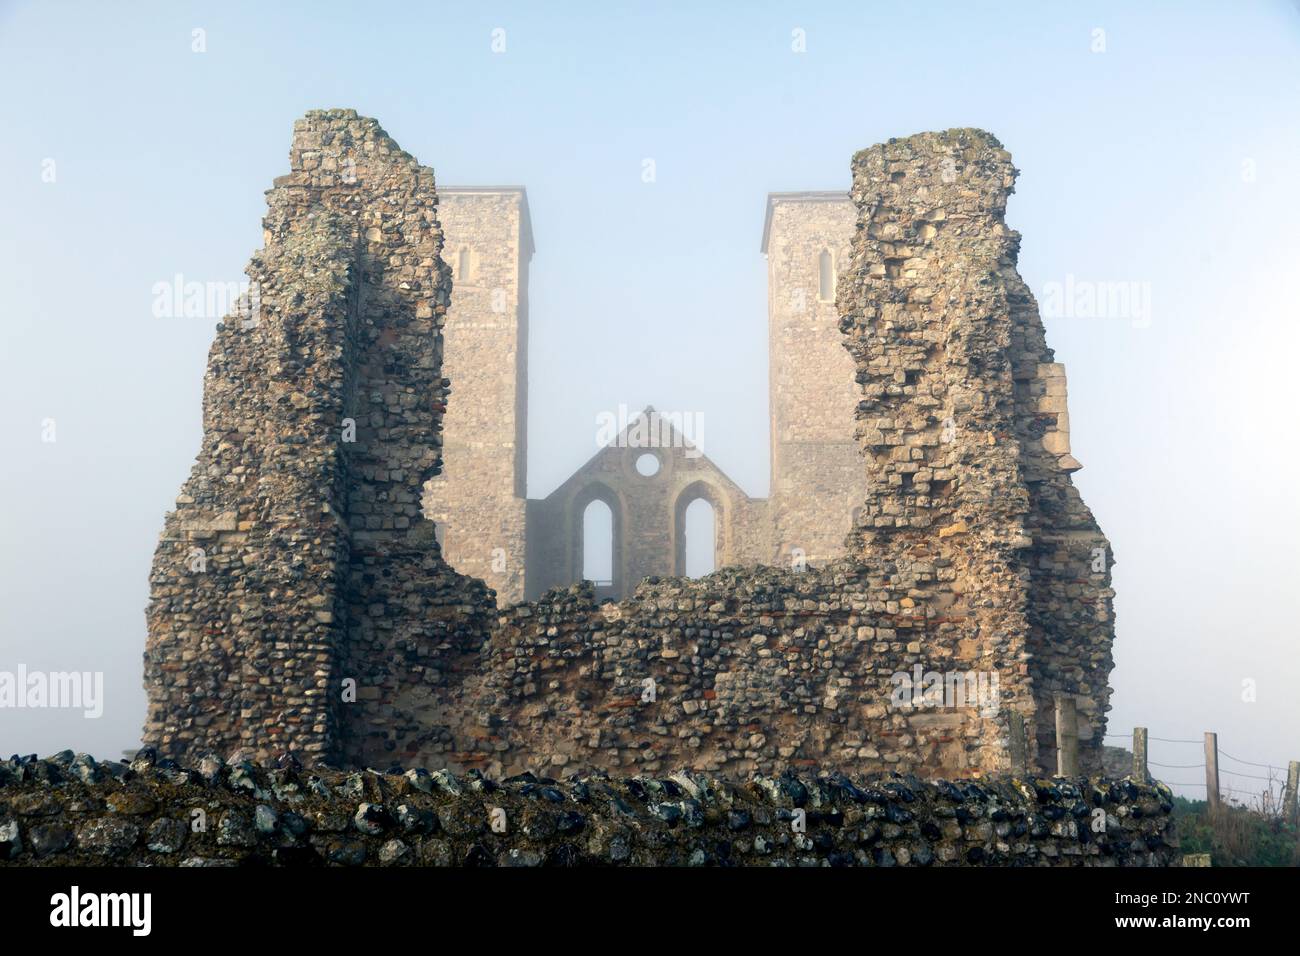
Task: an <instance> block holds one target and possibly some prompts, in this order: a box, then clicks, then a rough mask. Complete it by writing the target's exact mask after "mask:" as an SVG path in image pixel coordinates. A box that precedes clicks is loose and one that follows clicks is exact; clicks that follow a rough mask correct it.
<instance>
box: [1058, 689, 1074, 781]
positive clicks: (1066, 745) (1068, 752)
mask: <svg viewBox="0 0 1300 956" xmlns="http://www.w3.org/2000/svg"><path fill="white" fill-rule="evenodd" d="M1078 774H1079V715H1078V710H1077V708H1076V704H1075V700H1074V697H1073V696H1072V695H1070V694H1061V695H1059V696H1058V697H1057V698H1056V775H1057V776H1058V777H1075V776H1078Z"/></svg>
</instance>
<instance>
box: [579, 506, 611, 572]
mask: <svg viewBox="0 0 1300 956" xmlns="http://www.w3.org/2000/svg"><path fill="white" fill-rule="evenodd" d="M582 577H583V579H584V580H587V581H590V582H592V583H593V584H595V585H596V586H597V587H609V586H611V585H612V584H613V583H614V512H613V511H612V510H611V509H610V507H609V505H607V504H606V503H605V502H603V501H601V500H600V499H599V498H597V499H596V500H595V501H592V502H590V503H589V504H588V505H587V507H586V508H584V509H583V511H582Z"/></svg>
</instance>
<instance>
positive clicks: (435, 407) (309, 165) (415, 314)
mask: <svg viewBox="0 0 1300 956" xmlns="http://www.w3.org/2000/svg"><path fill="white" fill-rule="evenodd" d="M290 170H291V172H290V173H289V175H287V176H284V177H281V178H280V179H278V180H277V181H276V184H275V188H274V189H272V190H271V191H270V192H269V193H268V196H267V205H268V212H267V216H266V219H265V221H264V226H265V229H264V235H265V249H264V250H263V251H262V252H261V253H259V254H257V255H256V256H254V258H253V260H252V264H251V265H250V267H249V278H250V279H251V280H252V281H253V283H254V289H255V299H256V303H255V304H251V305H250V306H249V307H248V308H246V310H245V311H246V314H240V315H234V316H231V317H230V318H228V319H227V320H226V321H225V322H223V323H222V324H221V325H219V326H218V331H217V337H216V339H215V341H214V343H213V345H212V349H211V351H210V353H209V361H208V374H207V377H206V379H205V387H204V422H203V425H204V436H203V444H202V448H201V450H200V452H199V456H198V459H197V461H196V463H195V465H194V469H193V471H192V473H191V476H190V478H189V479H188V481H187V482H186V483H185V486H184V488H183V489H182V493H181V495H180V496H179V497H178V499H177V508H176V510H175V511H174V512H171V513H169V515H168V516H167V520H166V526H165V530H164V532H163V536H162V540H161V541H160V543H159V546H158V550H157V552H156V554H155V557H154V565H153V570H152V572H151V578H150V584H151V592H150V604H149V608H148V611H147V619H148V624H149V637H148V642H147V646H146V652H145V686H146V690H147V692H148V698H149V712H148V717H147V722H146V725H145V730H144V735H143V737H144V741H145V742H146V743H147V744H150V745H153V746H156V747H158V748H159V750H160V751H162V752H163V753H166V754H173V755H184V754H187V753H191V752H192V751H193V750H194V749H195V748H196V747H197V746H198V745H200V744H201V745H202V747H203V748H204V749H209V748H215V749H218V750H221V751H223V752H228V751H230V750H234V749H236V748H247V750H248V751H250V752H251V753H253V754H255V755H257V756H259V757H268V756H271V755H274V754H276V753H278V752H282V751H285V750H294V751H297V752H299V753H301V754H303V755H305V756H307V757H310V758H312V759H328V760H338V759H348V758H351V759H358V758H360V757H361V756H362V755H363V754H365V755H369V754H373V753H375V752H383V751H385V750H389V751H391V750H392V749H394V747H395V743H394V737H400V736H402V735H403V734H404V733H405V732H407V730H408V729H409V728H408V725H407V719H406V713H407V711H408V704H407V703H406V698H407V697H409V696H411V695H416V696H418V694H419V693H420V692H421V690H422V689H423V688H425V687H427V686H429V685H430V683H431V682H432V681H433V680H434V679H435V678H436V676H437V674H438V661H439V658H440V656H441V655H442V654H443V653H444V652H445V651H446V650H449V649H453V648H455V647H459V646H460V645H461V644H462V643H464V642H467V641H468V642H469V644H470V645H471V646H473V647H477V646H478V644H479V643H480V642H481V640H482V637H483V634H484V629H485V624H484V621H485V618H484V617H483V612H484V610H485V609H486V608H488V607H490V606H491V604H490V601H489V600H488V598H487V595H486V593H485V590H484V588H483V586H482V584H481V583H479V582H475V581H473V580H471V579H467V578H463V577H461V576H460V575H457V574H455V573H454V572H452V571H451V570H450V568H448V567H447V565H446V564H445V562H443V561H442V559H441V557H440V556H439V554H438V550H437V545H436V543H435V542H434V541H433V540H432V534H431V533H430V530H429V527H427V522H423V521H422V520H421V517H420V511H419V504H420V493H421V489H422V487H423V484H424V482H425V481H426V480H427V479H428V478H429V477H431V476H432V474H433V473H434V472H435V471H436V470H437V468H438V465H439V447H440V442H441V439H440V435H439V427H440V418H441V409H442V405H443V399H444V391H443V389H444V383H443V380H442V374H441V364H442V352H441V345H442V343H441V338H440V335H439V327H440V324H441V322H442V317H443V315H444V314H445V312H446V307H447V300H448V293H449V284H450V283H449V279H450V276H449V273H448V270H447V268H446V266H445V265H443V263H442V261H441V259H440V258H439V251H440V248H441V243H442V235H441V231H440V228H439V225H438V221H437V197H436V193H435V191H434V182H433V174H432V171H430V170H428V169H425V168H423V167H421V166H420V165H419V164H418V163H417V162H416V161H415V160H414V159H413V158H412V157H410V156H409V155H407V154H406V153H404V152H402V151H401V149H399V148H398V147H397V146H396V144H394V143H393V141H392V140H391V139H389V137H388V136H387V134H385V133H384V131H383V130H382V129H380V127H379V124H378V123H376V122H375V121H374V120H371V119H366V118H363V117H358V116H357V115H356V114H355V113H354V112H352V111H350V110H337V111H317V112H312V113H308V114H307V116H306V117H304V119H302V120H300V121H299V122H298V123H297V124H295V127H294V137H293V144H292V147H291V150H290ZM422 525H424V527H422ZM196 548H201V549H203V550H202V552H201V553H199V554H196V552H195V549H196Z"/></svg>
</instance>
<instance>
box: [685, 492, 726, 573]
mask: <svg viewBox="0 0 1300 956" xmlns="http://www.w3.org/2000/svg"><path fill="white" fill-rule="evenodd" d="M715 520H716V516H715V515H714V513H713V505H712V504H710V503H709V502H708V501H707V500H706V499H704V498H696V499H695V500H694V501H692V502H691V503H690V504H689V505H687V506H686V521H685V526H686V576H687V577H689V578H698V577H703V576H704V575H706V574H710V573H712V572H713V571H715V570H717V564H718V554H717V526H716V523H715Z"/></svg>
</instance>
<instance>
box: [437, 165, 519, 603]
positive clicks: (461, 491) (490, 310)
mask: <svg viewBox="0 0 1300 956" xmlns="http://www.w3.org/2000/svg"><path fill="white" fill-rule="evenodd" d="M438 198H439V205H438V217H439V219H440V220H441V222H442V227H443V232H444V235H445V236H446V237H447V238H446V246H445V247H444V249H443V259H444V260H445V261H446V262H447V263H448V265H450V266H451V269H452V293H451V306H450V308H449V310H448V312H447V325H446V327H445V329H444V331H443V337H444V342H445V346H444V349H445V359H444V363H443V375H444V377H445V378H448V379H450V380H451V395H450V398H449V399H448V406H447V411H446V416H445V418H444V426H443V462H444V470H443V473H442V474H441V475H438V476H437V477H436V478H434V479H433V480H431V481H430V482H429V483H428V484H427V485H426V486H425V494H424V513H425V515H426V516H427V517H429V518H431V519H432V520H433V521H434V522H435V523H436V525H437V527H438V536H439V540H440V541H441V543H442V550H443V555H444V556H445V558H446V559H447V561H448V562H449V563H450V564H451V565H452V567H454V568H456V569H457V570H458V571H460V572H461V573H463V574H467V575H470V576H472V577H476V578H481V579H483V580H484V581H486V582H487V584H488V586H489V587H491V588H493V589H494V590H495V591H496V592H497V600H498V603H499V604H507V603H512V602H515V601H522V600H523V599H524V575H525V567H524V563H525V550H526V548H525V535H526V528H525V520H526V519H525V513H526V510H527V508H526V502H525V498H526V495H527V476H528V445H527V442H528V267H529V262H530V261H531V260H532V256H533V251H534V247H533V232H532V224H531V221H530V218H529V214H528V195H527V193H526V192H525V191H524V189H523V187H522V186H443V187H441V188H440V189H439V190H438Z"/></svg>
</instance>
